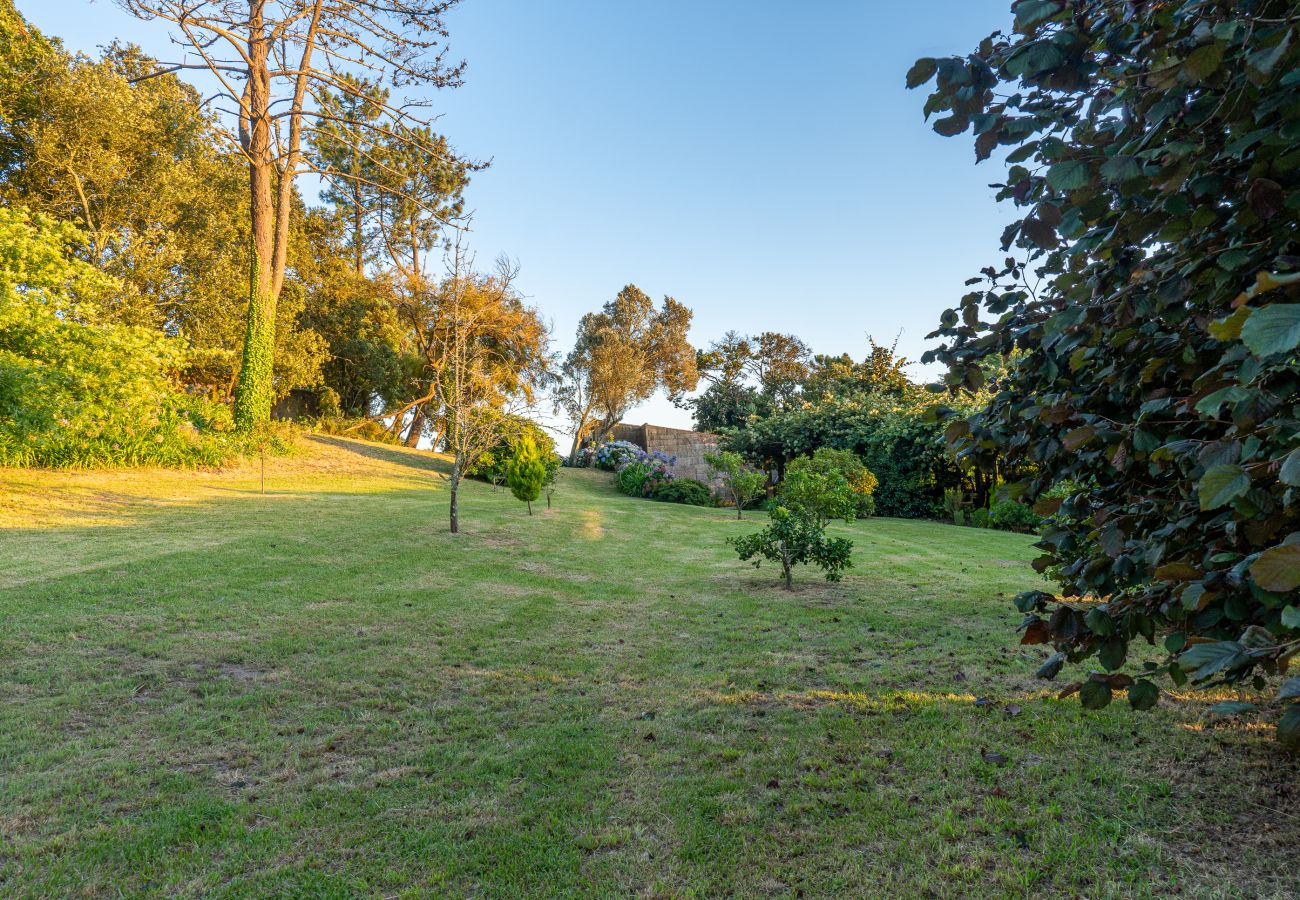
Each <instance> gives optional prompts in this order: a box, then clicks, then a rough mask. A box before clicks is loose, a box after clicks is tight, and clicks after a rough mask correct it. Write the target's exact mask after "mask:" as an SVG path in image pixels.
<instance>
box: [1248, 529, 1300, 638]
mask: <svg viewBox="0 0 1300 900" xmlns="http://www.w3.org/2000/svg"><path fill="white" fill-rule="evenodd" d="M1250 577H1251V578H1253V579H1254V581H1255V584H1257V585H1259V586H1260V587H1262V588H1263V589H1264V590H1266V591H1276V592H1278V593H1285V592H1287V591H1294V590H1295V589H1296V588H1298V587H1300V544H1279V545H1278V546H1276V547H1270V548H1269V549H1267V550H1265V551H1264V552H1263V553H1261V554H1260V555H1259V558H1258V559H1256V560H1255V561H1254V562H1253V563H1251V564H1250ZM1292 627H1294V626H1292Z"/></svg>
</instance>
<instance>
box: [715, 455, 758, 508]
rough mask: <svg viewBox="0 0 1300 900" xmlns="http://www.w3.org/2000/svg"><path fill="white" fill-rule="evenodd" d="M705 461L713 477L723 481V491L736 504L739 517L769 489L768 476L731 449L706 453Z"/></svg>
mask: <svg viewBox="0 0 1300 900" xmlns="http://www.w3.org/2000/svg"><path fill="white" fill-rule="evenodd" d="M704 461H705V462H706V463H707V464H708V466H709V471H710V472H711V473H712V475H713V477H714V478H716V479H718V480H719V481H721V482H722V489H723V491H725V492H726V494H727V496H728V497H730V498H731V501H732V502H733V503H735V504H736V518H737V519H739V518H740V517H741V512H742V511H743V510H744V509H745V507H746V506H748V505H749V504H750V503H753V502H754V501H755V500H757V499H758V498H759V497H761V496H763V493H764V492H765V491H766V490H767V476H766V475H764V474H763V473H762V472H759V471H758V470H756V469H751V468H750V467H749V466H747V465H745V458H744V457H743V456H741V455H740V454H739V453H735V452H732V451H730V450H723V451H722V452H720V453H706V454H705V455H704Z"/></svg>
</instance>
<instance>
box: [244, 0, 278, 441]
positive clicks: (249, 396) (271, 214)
mask: <svg viewBox="0 0 1300 900" xmlns="http://www.w3.org/2000/svg"><path fill="white" fill-rule="evenodd" d="M253 14H254V16H253V21H252V22H251V25H250V30H249V33H250V35H251V37H250V39H249V42H248V53H249V78H248V87H247V91H246V94H245V96H246V97H247V104H248V114H247V117H246V118H245V119H244V121H243V125H242V127H243V129H244V134H243V135H241V137H242V138H243V142H244V144H245V146H246V149H247V152H246V155H247V157H248V160H249V163H248V174H249V179H248V180H249V201H250V220H249V224H250V239H251V243H252V246H251V248H250V251H251V252H250V254H249V256H250V259H249V272H248V318H247V322H246V325H245V329H244V353H243V358H242V359H241V361H240V367H239V386H238V387H237V388H236V390H235V409H234V418H235V425H236V427H238V428H240V429H249V428H253V427H255V426H257V425H259V424H261V423H263V422H266V421H268V420H269V419H270V418H271V403H272V401H273V399H274V394H275V386H274V374H275V373H274V364H275V306H276V300H277V295H278V291H277V289H276V283H275V282H276V279H275V255H276V254H275V250H276V247H275V231H276V210H275V197H274V190H273V186H272V176H273V171H272V164H271V154H272V148H271V115H270V101H271V87H270V81H269V79H270V76H269V73H268V70H267V56H268V52H269V45H268V44H267V42H266V40H265V38H264V36H263V33H262V32H263V28H262V22H261V9H260V6H255V7H254V8H253Z"/></svg>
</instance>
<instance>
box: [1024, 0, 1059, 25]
mask: <svg viewBox="0 0 1300 900" xmlns="http://www.w3.org/2000/svg"><path fill="white" fill-rule="evenodd" d="M1060 11H1061V3H1060V0H1020V2H1019V3H1017V4H1016V29H1017V30H1019V31H1026V30H1028V29H1030V28H1032V27H1033V26H1035V25H1037V24H1038V23H1039V22H1044V21H1046V20H1048V19H1050V18H1051V17H1052V16H1054V15H1056V14H1057V13H1058V12H1060Z"/></svg>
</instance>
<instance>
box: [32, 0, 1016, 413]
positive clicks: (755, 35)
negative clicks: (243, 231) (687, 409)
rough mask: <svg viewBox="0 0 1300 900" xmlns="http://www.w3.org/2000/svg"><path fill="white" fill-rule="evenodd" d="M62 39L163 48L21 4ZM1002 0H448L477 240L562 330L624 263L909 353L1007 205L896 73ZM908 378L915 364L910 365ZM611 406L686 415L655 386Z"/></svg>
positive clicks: (747, 320) (654, 289)
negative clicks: (462, 76) (646, 395)
mask: <svg viewBox="0 0 1300 900" xmlns="http://www.w3.org/2000/svg"><path fill="white" fill-rule="evenodd" d="M17 2H18V8H19V9H20V11H22V12H23V14H24V15H26V16H27V17H28V18H29V19H30V20H32V21H33V22H34V23H35V24H36V25H37V26H39V27H40V28H41V29H42V30H44V31H45V32H47V33H49V34H53V35H58V36H60V37H61V38H63V40H64V41H65V43H66V44H67V46H68V47H69V48H71V49H76V50H85V51H87V52H93V51H94V50H95V48H96V47H98V46H101V45H104V44H107V43H109V42H110V41H111V40H113V39H114V38H123V39H129V40H132V41H135V42H136V43H139V44H141V45H142V46H143V47H144V48H145V49H146V50H147V51H149V52H151V53H154V54H155V55H157V56H159V57H161V58H170V57H171V56H173V55H174V51H173V50H172V49H171V48H170V46H169V45H168V43H167V40H166V33H165V31H164V30H163V29H162V28H161V26H153V25H150V24H144V23H140V22H137V21H136V20H134V19H132V18H131V17H130V16H128V15H127V14H126V13H124V12H123V11H122V10H121V9H119V8H118V7H117V6H116V5H115V4H113V3H111V2H108V0H96V2H87V0H17ZM1009 6H1010V3H1009V2H1008V0H928V2H913V3H886V2H883V0H856V2H849V0H821V2H804V3H789V2H784V3H777V2H766V0H764V2H755V0H748V2H745V0H712V2H705V0H694V2H681V0H657V2H654V3H634V2H631V0H603V2H601V0H547V2H539V0H463V3H462V5H461V6H460V7H459V8H458V9H456V10H455V11H454V12H453V13H452V15H451V16H450V18H449V24H450V26H451V44H452V51H453V53H454V55H455V56H458V57H463V58H464V59H466V60H467V61H468V63H469V68H468V71H467V83H466V85H465V86H464V87H462V88H460V89H458V90H455V91H442V92H438V93H437V94H436V96H435V97H434V101H435V103H434V106H435V109H437V110H438V111H440V112H441V113H442V118H441V120H440V122H439V128H440V129H441V130H442V131H443V132H444V133H445V134H447V135H448V137H449V139H450V140H451V141H452V143H453V144H454V145H455V146H457V148H458V149H460V150H461V151H462V152H463V153H465V154H467V155H469V156H471V157H475V158H479V159H490V160H491V161H492V166H491V168H489V169H488V170H487V171H484V172H481V173H479V174H478V175H477V176H476V177H475V179H474V181H473V183H472V184H471V185H470V188H469V190H468V193H467V200H468V204H469V206H470V207H471V208H473V209H474V210H475V211H476V212H475V217H474V228H475V231H476V232H477V234H476V236H475V238H474V248H475V250H476V252H477V254H478V256H479V258H480V260H484V261H487V260H491V259H492V258H494V257H495V256H497V255H498V254H499V253H506V254H509V255H510V256H511V257H513V258H515V259H517V260H518V261H519V263H520V265H521V267H522V272H521V279H520V284H521V286H522V288H523V290H524V292H525V293H527V294H528V295H529V297H530V298H531V300H532V302H533V303H535V304H536V305H538V306H539V307H540V308H541V310H542V311H543V313H544V314H545V315H546V316H547V317H548V318H549V319H550V320H551V321H552V322H553V324H554V328H555V337H556V343H557V347H558V348H559V349H561V350H567V348H568V346H569V345H570V344H571V342H572V339H573V331H574V329H575V327H576V325H577V322H578V319H579V317H581V316H582V314H583V313H585V312H587V311H589V310H592V309H595V308H597V307H598V306H599V305H600V304H602V303H604V302H605V301H606V300H608V299H610V298H611V297H613V295H614V294H615V293H617V291H618V289H619V288H620V287H622V286H623V285H624V284H627V283H629V282H632V283H635V284H637V285H639V286H640V287H641V288H642V289H643V290H645V291H646V292H647V293H649V294H650V295H651V296H652V297H655V298H659V297H662V296H663V295H664V294H671V295H672V296H674V297H676V298H677V299H678V300H680V301H682V302H683V303H685V304H687V305H688V306H690V307H691V308H692V309H694V310H695V320H694V328H693V331H692V338H693V340H694V341H695V342H696V343H697V344H700V345H703V344H707V343H708V342H709V341H710V340H713V339H715V338H717V337H719V336H720V335H721V334H722V333H723V332H725V331H727V330H728V329H736V330H738V331H742V332H751V333H753V332H759V331H766V330H774V331H786V332H792V333H794V334H797V335H799V336H800V337H802V338H803V339H804V340H805V341H806V342H808V343H809V344H810V345H812V347H813V348H814V349H815V350H816V351H818V352H825V353H843V352H848V353H851V354H853V355H855V356H858V357H861V356H862V355H863V353H864V349H865V347H866V343H867V341H866V336H867V335H868V334H871V335H873V336H875V338H876V340H877V341H891V340H893V339H894V337H895V336H896V335H899V334H900V332H901V337H900V338H899V348H900V350H902V351H903V352H904V353H905V355H907V356H909V357H911V358H913V359H915V358H918V357H919V356H920V355H921V352H922V351H923V350H924V349H925V347H926V345H927V344H926V341H925V335H926V334H927V333H928V332H929V331H930V330H931V329H932V328H933V326H934V324H935V323H936V322H937V320H938V316H939V313H940V312H941V311H942V310H943V309H945V308H946V307H948V306H951V305H954V304H955V302H956V300H957V298H958V297H960V295H961V294H962V293H963V292H964V290H965V288H964V287H963V281H964V280H965V279H966V278H968V277H970V276H971V275H974V274H976V272H977V271H978V270H979V268H980V267H981V266H983V265H986V264H988V263H989V262H991V261H995V260H997V259H998V258H1000V254H999V253H998V250H997V243H998V236H999V234H1000V232H1001V229H1002V226H1003V225H1004V224H1005V222H1006V221H1007V220H1008V219H1009V217H1010V215H1011V213H1010V211H1009V210H1008V211H1003V210H999V209H998V208H997V206H996V205H995V204H994V202H993V199H992V196H993V191H992V190H991V189H989V188H988V186H987V185H988V183H989V182H991V181H996V180H998V178H999V175H1000V169H999V168H998V167H997V165H996V163H994V162H986V163H984V164H982V165H980V166H978V167H976V166H975V165H974V152H973V150H972V149H971V144H970V141H969V140H968V139H966V138H956V139H945V138H941V137H939V136H938V135H936V134H935V133H934V132H933V131H931V130H930V128H929V127H928V126H927V125H926V124H925V123H924V121H923V120H922V114H921V107H922V104H923V103H924V100H925V94H924V93H922V92H920V91H907V90H905V89H904V87H903V76H904V73H905V72H906V71H907V69H908V67H909V66H910V65H911V63H912V61H913V60H915V59H916V58H917V57H919V56H931V55H943V54H952V53H959V54H965V53H967V52H969V51H970V50H971V49H972V48H973V47H974V46H975V44H977V43H978V42H979V40H980V38H982V37H983V36H984V35H986V34H988V33H989V32H990V31H993V30H994V29H996V28H1000V27H1004V26H1005V25H1006V24H1007V23H1008V22H1009V13H1008V8H1009ZM924 374H925V372H924V370H923V369H922V368H921V367H916V368H915V369H914V370H913V376H914V377H917V378H920V377H923V376H924ZM628 419H629V420H630V421H633V422H638V423H639V422H642V421H651V422H655V423H659V424H665V425H681V426H683V427H689V422H690V420H689V416H688V415H687V414H686V413H684V412H682V411H680V410H677V409H675V408H674V407H673V406H672V405H671V404H670V403H668V402H667V400H666V399H664V398H662V397H657V398H655V399H654V400H652V401H650V402H649V403H647V404H645V405H644V406H643V407H641V408H639V409H637V410H635V411H634V412H633V413H632V414H631V415H630V416H629V417H628Z"/></svg>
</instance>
